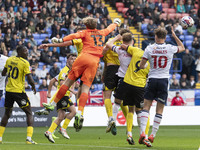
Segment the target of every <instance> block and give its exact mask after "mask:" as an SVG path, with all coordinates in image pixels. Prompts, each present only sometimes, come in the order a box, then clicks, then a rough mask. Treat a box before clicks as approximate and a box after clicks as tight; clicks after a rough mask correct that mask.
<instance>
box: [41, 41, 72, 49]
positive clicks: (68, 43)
mask: <svg viewBox="0 0 200 150" xmlns="http://www.w3.org/2000/svg"><path fill="white" fill-rule="evenodd" d="M72 44H73V42H72V41H66V42H63V43H50V44H42V45H40V46H39V47H38V48H39V49H45V48H47V47H65V46H70V45H72Z"/></svg>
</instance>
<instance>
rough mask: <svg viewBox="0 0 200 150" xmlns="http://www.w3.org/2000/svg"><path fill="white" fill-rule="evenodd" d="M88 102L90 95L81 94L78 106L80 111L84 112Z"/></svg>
mask: <svg viewBox="0 0 200 150" xmlns="http://www.w3.org/2000/svg"><path fill="white" fill-rule="evenodd" d="M87 100H88V94H87V93H81V95H80V98H79V105H78V110H80V111H81V113H82V112H83V109H84V107H85V105H86V103H87Z"/></svg>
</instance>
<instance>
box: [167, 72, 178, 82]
mask: <svg viewBox="0 0 200 150" xmlns="http://www.w3.org/2000/svg"><path fill="white" fill-rule="evenodd" d="M174 80H177V81H178V82H179V80H178V79H176V74H175V73H173V74H172V78H171V79H170V80H169V83H170V84H172V83H173V82H174Z"/></svg>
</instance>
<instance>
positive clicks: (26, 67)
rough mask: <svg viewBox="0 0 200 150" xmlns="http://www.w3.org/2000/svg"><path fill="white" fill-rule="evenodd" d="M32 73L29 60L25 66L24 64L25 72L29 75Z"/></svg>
mask: <svg viewBox="0 0 200 150" xmlns="http://www.w3.org/2000/svg"><path fill="white" fill-rule="evenodd" d="M30 73H31V71H30V64H29V62H28V61H27V62H26V63H25V66H24V74H25V75H27V74H30Z"/></svg>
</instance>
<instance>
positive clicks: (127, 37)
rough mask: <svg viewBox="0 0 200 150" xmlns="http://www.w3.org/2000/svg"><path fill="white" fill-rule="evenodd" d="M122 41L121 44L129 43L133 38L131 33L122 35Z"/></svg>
mask: <svg viewBox="0 0 200 150" xmlns="http://www.w3.org/2000/svg"><path fill="white" fill-rule="evenodd" d="M122 40H123V42H126V43H129V42H131V41H132V40H133V36H132V34H131V33H124V34H123V35H122Z"/></svg>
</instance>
